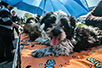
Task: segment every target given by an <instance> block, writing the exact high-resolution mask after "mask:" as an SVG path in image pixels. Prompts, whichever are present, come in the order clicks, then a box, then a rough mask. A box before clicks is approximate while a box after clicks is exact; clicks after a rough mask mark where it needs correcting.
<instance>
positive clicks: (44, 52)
mask: <svg viewBox="0 0 102 68" xmlns="http://www.w3.org/2000/svg"><path fill="white" fill-rule="evenodd" d="M60 46H62V45H61V44H60ZM70 52H71V51H70V49H69V48H66V47H54V46H50V47H48V48H45V49H37V50H34V51H33V52H32V56H34V57H44V56H61V55H62V56H68V55H69V53H70Z"/></svg>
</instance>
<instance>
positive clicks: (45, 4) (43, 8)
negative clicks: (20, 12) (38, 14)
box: [42, 0, 46, 15]
mask: <svg viewBox="0 0 102 68" xmlns="http://www.w3.org/2000/svg"><path fill="white" fill-rule="evenodd" d="M45 5H46V0H44V6H43V12H42V15H43V14H44V10H45Z"/></svg>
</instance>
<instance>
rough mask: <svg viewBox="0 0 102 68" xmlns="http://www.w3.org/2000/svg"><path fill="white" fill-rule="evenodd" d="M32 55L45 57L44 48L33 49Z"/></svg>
mask: <svg viewBox="0 0 102 68" xmlns="http://www.w3.org/2000/svg"><path fill="white" fill-rule="evenodd" d="M32 56H34V57H44V51H43V49H37V50H34V51H32Z"/></svg>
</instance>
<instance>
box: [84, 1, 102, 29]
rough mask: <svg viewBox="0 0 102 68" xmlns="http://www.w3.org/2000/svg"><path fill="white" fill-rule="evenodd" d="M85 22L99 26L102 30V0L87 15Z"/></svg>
mask: <svg viewBox="0 0 102 68" xmlns="http://www.w3.org/2000/svg"><path fill="white" fill-rule="evenodd" d="M85 24H86V25H88V26H89V25H91V26H94V27H98V28H99V29H101V30H102V0H100V1H99V3H98V4H97V6H96V7H95V8H94V9H93V10H92V11H91V12H90V14H89V15H88V16H87V17H86V22H85Z"/></svg>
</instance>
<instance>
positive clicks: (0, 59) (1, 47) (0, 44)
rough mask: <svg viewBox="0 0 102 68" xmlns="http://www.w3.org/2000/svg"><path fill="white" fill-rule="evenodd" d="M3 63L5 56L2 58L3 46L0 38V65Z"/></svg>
mask: <svg viewBox="0 0 102 68" xmlns="http://www.w3.org/2000/svg"><path fill="white" fill-rule="evenodd" d="M3 61H5V56H4V44H3V42H2V38H1V37H0V63H1V62H3Z"/></svg>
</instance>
